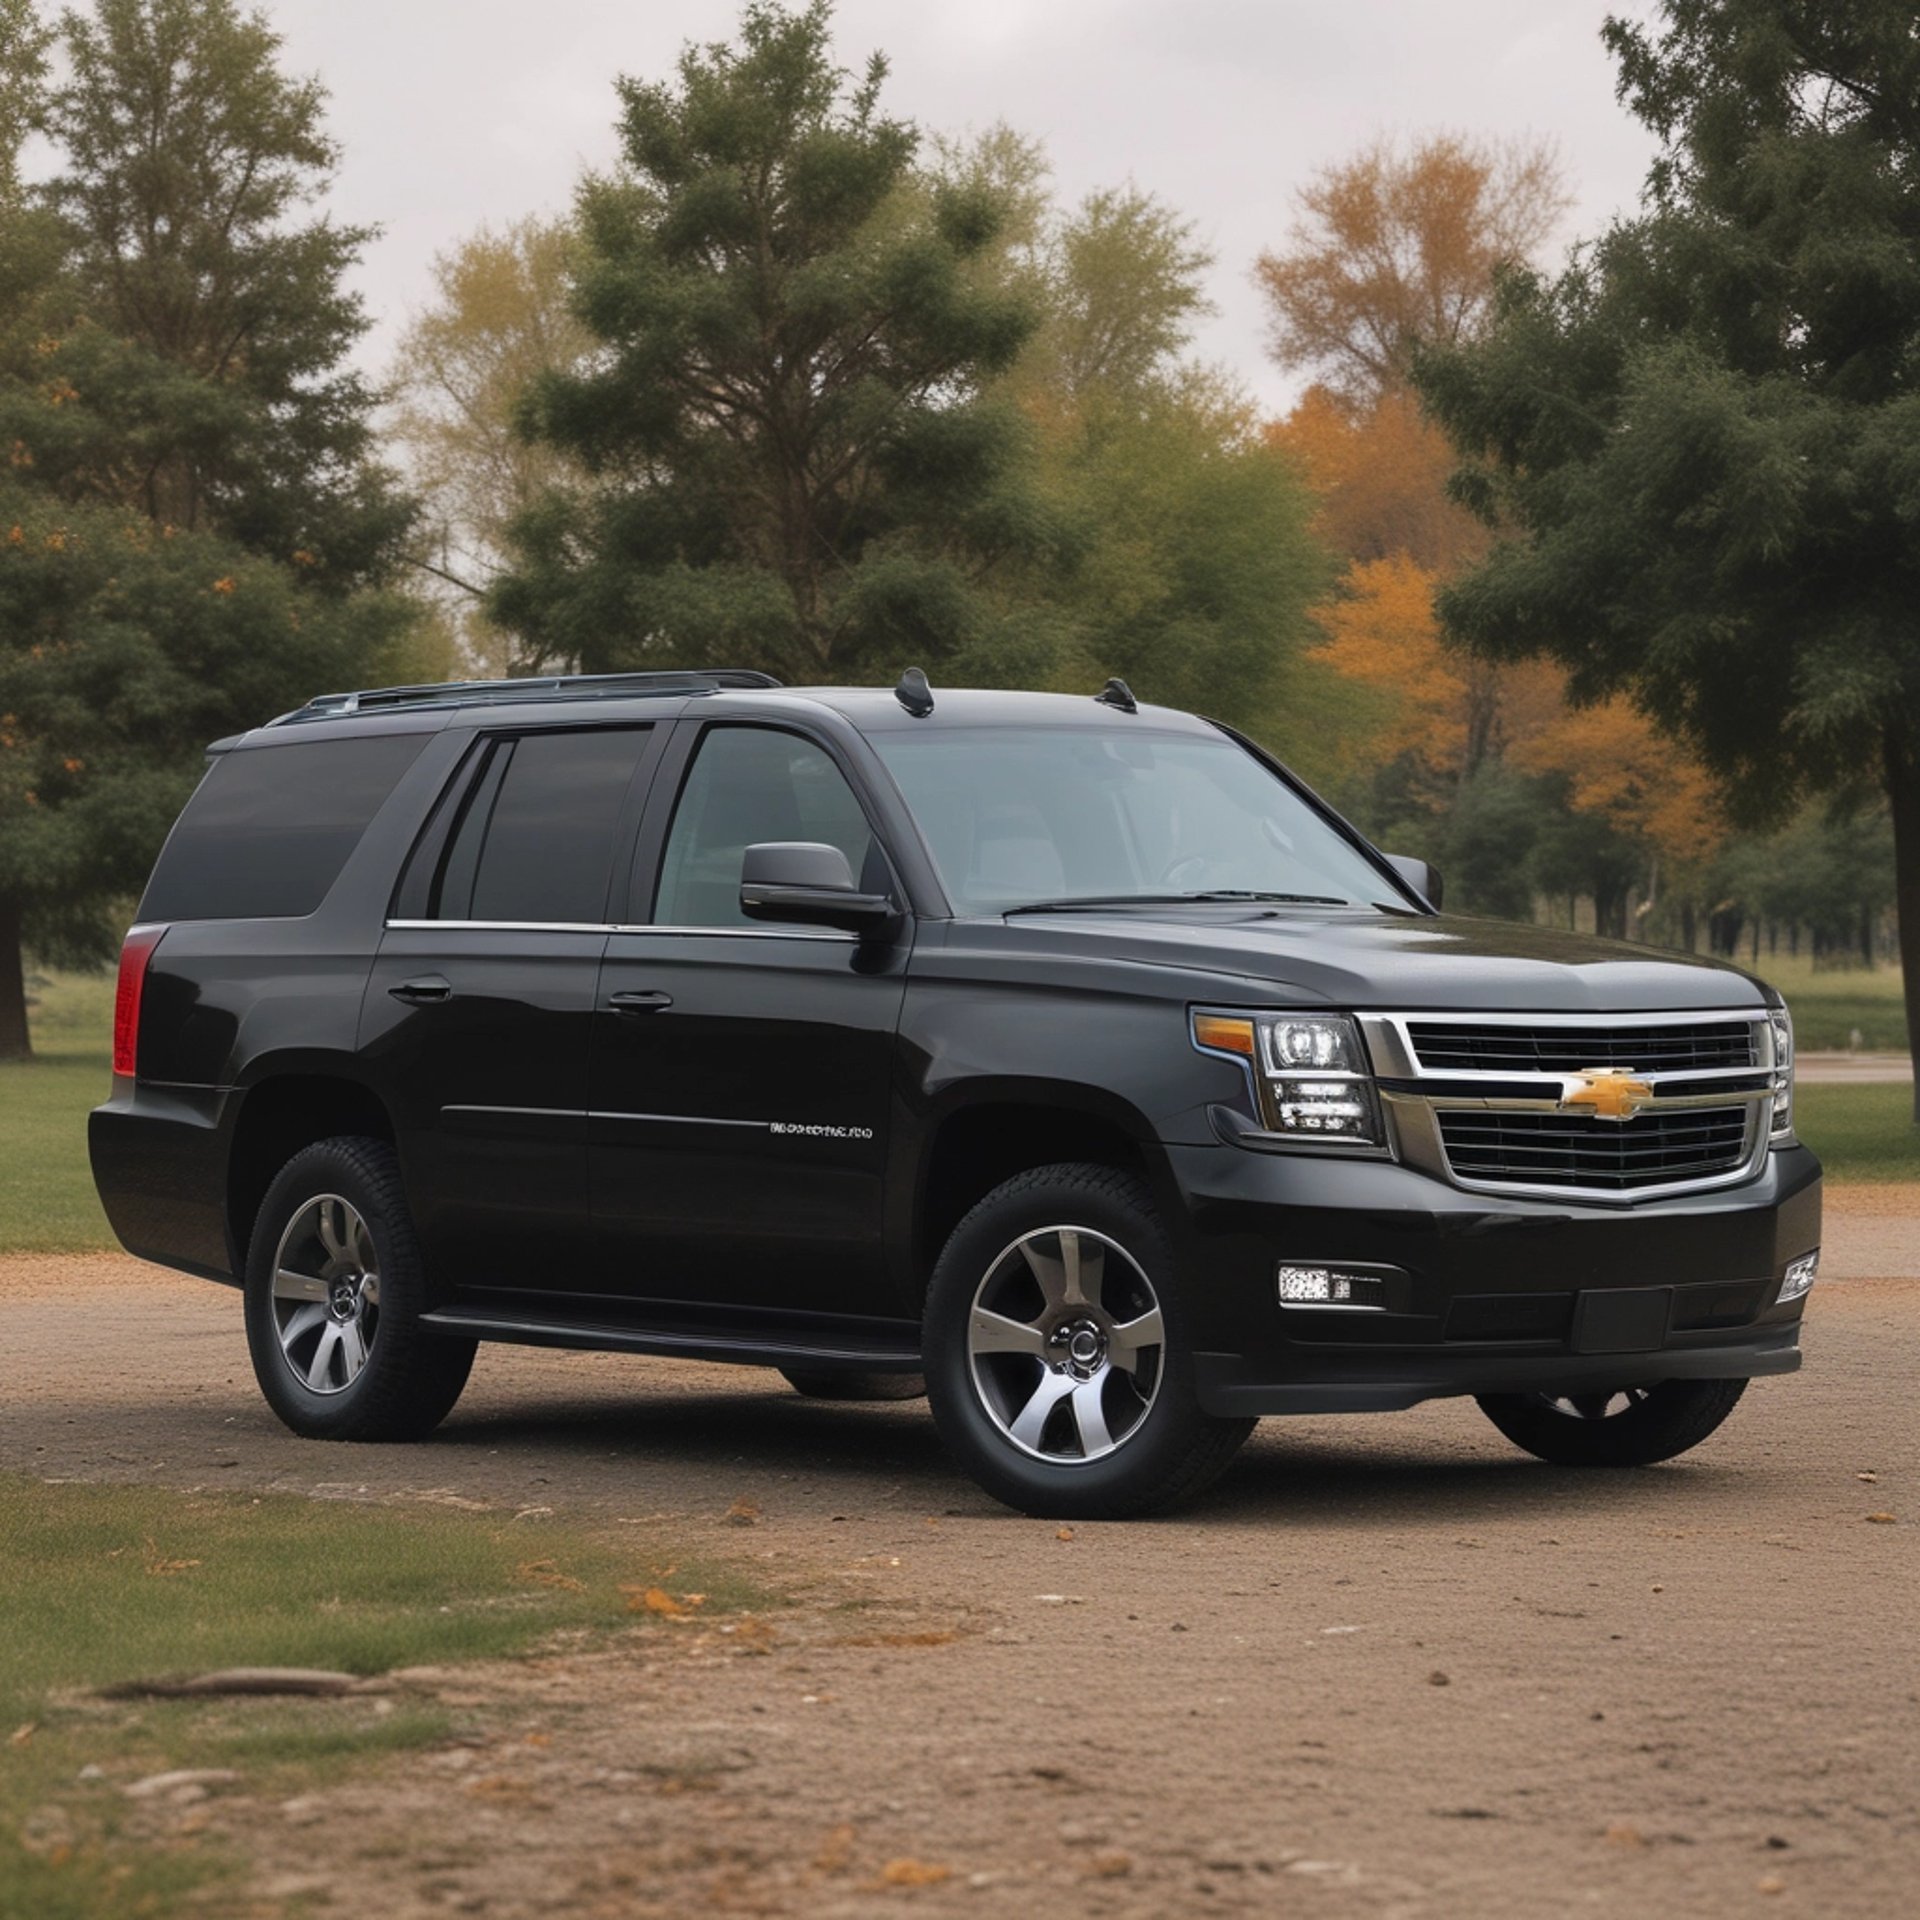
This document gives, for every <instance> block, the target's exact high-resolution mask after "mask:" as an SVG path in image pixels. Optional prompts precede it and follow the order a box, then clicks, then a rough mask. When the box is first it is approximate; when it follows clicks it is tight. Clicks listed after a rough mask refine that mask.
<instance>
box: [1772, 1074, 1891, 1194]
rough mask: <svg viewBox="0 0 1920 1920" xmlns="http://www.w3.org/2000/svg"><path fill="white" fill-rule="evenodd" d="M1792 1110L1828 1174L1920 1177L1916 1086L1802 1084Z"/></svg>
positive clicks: (1802, 1134)
mask: <svg viewBox="0 0 1920 1920" xmlns="http://www.w3.org/2000/svg"><path fill="white" fill-rule="evenodd" d="M1793 1115H1794V1125H1795V1127H1796V1128H1797V1129H1798V1131H1799V1134H1800V1138H1801V1139H1802V1140H1804V1141H1805V1142H1806V1143H1807V1145H1808V1146H1810V1147H1811V1148H1812V1149H1813V1150H1814V1152H1815V1153H1817V1154H1818V1155H1819V1156H1820V1159H1821V1161H1822V1163H1823V1164H1824V1165H1825V1167H1826V1170H1827V1178H1828V1179H1829V1180H1832V1181H1836V1182H1840V1183H1844V1182H1847V1181H1850V1180H1862V1181H1887V1180H1920V1127H1916V1126H1915V1125H1914V1124H1913V1089H1912V1087H1910V1086H1907V1085H1905V1084H1892V1085H1885V1086H1864V1087H1845V1086H1838V1087H1800V1088H1797V1089H1796V1090H1795V1092H1794V1096H1793Z"/></svg>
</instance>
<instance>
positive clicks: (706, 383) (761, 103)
mask: <svg viewBox="0 0 1920 1920" xmlns="http://www.w3.org/2000/svg"><path fill="white" fill-rule="evenodd" d="M885 71H886V69H885V63H884V61H882V60H881V59H880V58H879V57H878V56H875V58H874V59H873V60H872V61H871V62H870V63H869V65H868V67H867V70H866V74H865V77H864V78H863V79H862V80H861V81H860V82H859V83H857V84H852V83H850V82H849V80H848V78H847V76H846V75H845V74H844V73H843V72H842V71H841V70H840V69H839V68H838V67H836V66H835V65H834V63H833V59H832V54H831V48H830V44H829V13H828V8H827V6H826V5H825V4H824V0H816V3H815V4H814V5H812V6H809V7H808V8H807V9H806V10H805V11H803V12H798V13H795V12H788V11H785V10H783V9H781V8H779V7H777V6H773V5H759V4H756V5H753V6H750V7H749V8H748V9H747V11H746V14H745V16H744V19H743V22H742V27H741V32H740V38H739V42H738V44H737V45H713V46H707V47H689V48H688V49H687V50H686V51H685V52H684V53H683V55H682V57H681V60H680V64H679V71H678V76H677V82H676V83H675V84H672V85H668V84H656V83H651V82H644V81H639V80H626V81H622V82H621V85H620V94H621V99H622V103H623V107H624V113H623V117H622V123H621V136H622V144H623V148H624V155H625V161H626V166H625V169H624V170H623V171H622V172H621V173H620V174H619V175H617V176H615V177H612V178H607V179H601V180H596V181H593V182H590V183H589V185H588V187H587V188H586V189H585V191H584V192H583V194H582V197H581V203H580V221H581V227H582V253H581V264H580V268H579V287H578V301H577V311H578V313H579V316H580V318H581V319H582V320H583V321H584V323H585V324H586V326H587V327H588V329H589V330H590V331H591V333H592V334H593V335H594V337H595V338H596V340H597V341H598V342H599V343H600V347H601V353H600V355H599V357H598V358H599V364H597V365H596V366H595V367H593V368H592V369H590V370H588V371H585V372H580V373H567V372H564V371H560V370H555V371H553V372H550V373H548V374H547V375H546V376H545V377H544V378H542V379H541V380H539V381H538V382H537V383H536V384H535V385H534V388H533V390H532V392H531V394H530V395H529V398H528V402H527V407H526V415H525V417H526V422H527V425H528V427H529V429H530V430H531V431H532V432H533V433H534V435H535V436H536V437H537V438H539V439H541V440H543V441H545V442H546V443H548V444H549V445H551V446H552V447H554V448H555V449H557V450H559V451H560V452H562V453H564V454H565V455H567V456H568V457H570V458H571V459H573V460H575V461H577V462H578V463H579V464H580V465H581V466H582V467H584V468H585V469H587V470H588V471H589V472H590V473H591V474H592V475H594V476H595V478H596V479H597V481H598V483H599V484H598V486H597V487H596V489H595V490H594V492H593V493H592V495H591V497H590V499H589V501H588V503H587V505H586V507H585V508H584V509H582V508H581V507H580V506H579V505H578V504H577V503H569V502H567V501H566V500H564V499H561V500H550V501H549V502H548V504H547V505H546V506H544V507H543V508H539V509H536V510H535V511H533V512H532V513H530V514H528V515H527V516H526V517H525V518H524V519H523V520H522V521H521V523H520V526H519V530H518V545H519V550H520V565H519V568H518V570H517V571H516V572H514V573H513V574H512V575H510V576H509V577H508V578H507V579H506V580H504V581H503V582H501V583H500V585H499V586H498V587H497V589H496V591H495V594H494V596H493V607H494V611H495V613H496V615H497V617H498V618H499V619H500V620H501V621H502V622H503V623H504V624H505V625H507V626H509V627H511V628H513V629H514V630H515V631H516V632H518V633H520V634H521V635H522V636H524V642H525V644H526V645H528V646H530V647H531V648H533V649H535V650H537V651H538V652H540V653H541V654H543V655H547V656H553V657H559V658H565V659H570V660H573V661H576V662H577V663H578V664H579V665H581V666H582V667H585V668H590V669H591V668H607V667H617V666H636V665H642V664H655V663H657V664H662V665H674V664H685V663H689V662H711V661H715V660H732V661H746V662H752V663H754V664H758V665H764V666H767V667H770V668H772V669H773V670H774V671H776V672H779V673H781V674H782V675H783V676H785V677H788V678H793V679H800V680H814V681H817V680H819V679H821V678H822V677H825V676H828V675H833V676H839V677H842V678H857V677H862V676H871V675H873V674H877V673H881V672H885V671H888V670H889V669H897V667H898V666H899V664H901V662H902V661H903V659H904V658H906V657H912V658H916V659H921V660H923V661H925V663H926V664H928V665H929V666H934V667H937V666H939V665H940V664H941V663H943V662H946V661H949V660H952V659H954V658H956V657H957V656H959V655H961V654H962V653H964V652H965V651H966V650H967V649H969V648H971V647H978V646H982V645H985V646H989V647H990V646H991V645H992V644H993V642H994V640H995V638H996V631H997V629H998V628H999V626H1000V625H1001V623H1002V621H1003V619H1004V610H1003V609H1002V608H1000V607H999V606H998V605H997V604H996V603H995V602H994V600H993V599H992V598H991V596H990V594H989V593H988V592H987V591H986V590H985V587H984V585H983V576H984V574H985V573H986V572H988V571H990V569H991V567H992V565H993V564H994V562H995V561H996V560H998V559H1000V558H1002V557H1004V556H1005V555H1007V554H1009V553H1014V552H1018V551H1021V550H1033V549H1036V548H1043V547H1044V546H1045V545H1046V544H1047V540H1048V535H1049V528H1048V526H1047V521H1046V515H1045V513H1044V511H1043V510H1042V509H1041V508H1040V506H1039V505H1038V503H1036V502H1035V501H1034V500H1032V498H1031V497H1030V496H1028V495H1027V494H1026V493H1025V491H1024V489H1023V487H1022V485H1021V481H1020V469H1021V465H1022V448H1023V441H1024V438H1025V435H1024V431H1023V428H1022V424H1021V422H1020V420H1019V418H1018V415H1017V414H1016V413H1015V412H1014V410H1013V409H1012V408H1010V407H1007V406H1004V405H995V404H993V403H992V402H990V401H989V400H988V399H987V397H986V396H985V394H984V393H983V391H982V389H983V385H984V383H985V382H986V381H987V380H988V379H989V378H990V377H991V376H992V375H994V374H996V373H999V372H1001V371H1004V370H1005V369H1006V368H1007V367H1008V366H1009V365H1010V364H1011V362H1012V361H1013V359H1014V357H1015V356H1016V355H1017V354H1018V352H1019V350H1020V348H1021V346H1022V344H1023V343H1024V342H1025V340H1026V338H1027V336H1028V335H1029V333H1030V332H1031V331H1032V326H1033V316H1032V315H1031V313H1030V312H1029V310H1028V308H1027V306H1026V304H1025V302H1024V301H1022V300H1020V299H1019V298H1017V297H1013V296H1011V295H1009V294H1007V293H1006V292H1004V291H1002V290H1001V289H999V288H997V287H995V286H993V285H991V284H989V283H987V282H986V281H984V280H983V279H982V278H981V276H979V275H977V274H976V273H974V272H973V271H971V266H972V263H973V262H975V261H976V260H977V259H978V258H979V257H980V256H981V255H982V254H983V253H984V252H985V251H986V250H987V249H989V248H990V247H991V246H992V245H993V243H994V241H995V239H996V236H997V234H998V232H999V230H1000V226H1001V223H1002V220H1003V217H1004V213H1005V209H1004V207H1003V206H1002V204H1001V203H1000V200H999V198H998V197H997V196H996V195H995V194H994V193H993V192H991V191H988V190H987V189H986V188H985V187H983V186H979V185H961V184H954V183H934V184H932V185H929V184H928V183H927V182H926V181H925V180H924V179H922V178H921V177H919V176H917V175H916V173H915V171H914V159H915V153H916V149H917V139H918V137H917V134H916V132H915V130H914V129H913V128H912V127H911V126H909V125H907V124H906V123H905V122H903V121H900V120H896V119H892V118H889V117H887V116H885V115H884V114H882V113H881V111H880V109H879V96H880V90H881V85H882V82H883V80H884V77H885Z"/></svg>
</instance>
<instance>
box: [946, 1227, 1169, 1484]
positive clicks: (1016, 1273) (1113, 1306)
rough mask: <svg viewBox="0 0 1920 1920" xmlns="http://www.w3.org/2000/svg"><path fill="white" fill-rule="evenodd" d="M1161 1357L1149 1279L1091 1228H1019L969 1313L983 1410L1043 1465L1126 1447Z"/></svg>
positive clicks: (971, 1358) (972, 1364)
mask: <svg viewBox="0 0 1920 1920" xmlns="http://www.w3.org/2000/svg"><path fill="white" fill-rule="evenodd" d="M1165 1358H1166V1333H1165V1328H1164V1326H1163V1324H1162V1321H1161V1316H1160V1302H1159V1299H1158V1297H1157V1296H1156V1295H1155V1293H1154V1290H1153V1286H1152V1283H1151V1282H1150V1281H1149V1280H1148V1279H1147V1276H1146V1274H1145V1273H1144V1272H1142V1271H1141V1268H1140V1265H1139V1263H1138V1262H1137V1261H1136V1260H1135V1259H1134V1258H1133V1256H1132V1255H1131V1254H1129V1253H1128V1252H1127V1250H1126V1249H1125V1248H1124V1247H1123V1246H1121V1245H1120V1244H1119V1242H1118V1241H1115V1240H1110V1239H1108V1238H1107V1236H1106V1235H1105V1234H1102V1233H1096V1232H1094V1231H1093V1230H1092V1229H1091V1228H1089V1227H1077V1226H1057V1227H1040V1228H1036V1229H1035V1230H1034V1231H1033V1232H1031V1233H1028V1234H1024V1235H1022V1236H1021V1238H1020V1239H1018V1240H1016V1241H1014V1243H1013V1244H1012V1245H1011V1246H1009V1247H1007V1248H1006V1249H1005V1250H1004V1251H1003V1252H1002V1253H1001V1254H1000V1256H999V1258H998V1259H996V1260H995V1261H994V1262H993V1264H992V1265H991V1266H990V1267H989V1268H988V1269H987V1273H986V1277H985V1278H984V1279H983V1280H982V1281H981V1282H980V1285H979V1288H978V1289H977V1291H976V1292H975V1294H974V1298H973V1308H972V1311H971V1312H970V1313H969V1315H968V1316H967V1362H968V1367H969V1369H970V1371H971V1374H972V1378H973V1386H974V1391H975V1393H976V1394H977V1395H978V1396H979V1399H980V1404H981V1406H982V1407H983V1408H984V1409H985V1411H986V1413H987V1417H988V1418H989V1419H990V1420H991V1421H992V1422H993V1424H994V1426H995V1428H996V1429H997V1430H998V1431H999V1433H1000V1434H1001V1436H1002V1437H1003V1438H1005V1439H1007V1440H1009V1441H1011V1442H1012V1443H1013V1445H1014V1446H1016V1447H1018V1448H1019V1449H1020V1450H1021V1451H1022V1452H1023V1453H1027V1454H1030V1455H1032V1456H1033V1457H1034V1458H1035V1459H1037V1460H1044V1461H1046V1462H1047V1463H1048V1464H1049V1465H1054V1466H1076V1465H1080V1464H1083V1463H1085V1462H1088V1461H1093V1460H1100V1459H1104V1458H1105V1457H1106V1456H1107V1455H1109V1454H1111V1453H1113V1452H1114V1451H1115V1450H1116V1449H1117V1448H1120V1447H1122V1446H1124V1445H1126V1443H1127V1441H1128V1440H1129V1439H1131V1438H1132V1436H1133V1435H1134V1434H1135V1433H1137V1432H1138V1431H1139V1429H1140V1426H1141V1423H1142V1422H1143V1421H1144V1420H1145V1419H1146V1417H1147V1414H1148V1413H1149V1412H1150V1411H1151V1409H1152V1407H1153V1403H1154V1399H1155V1397H1156V1396H1157V1395H1158V1393H1159V1390H1160V1381H1161V1377H1162V1374H1163V1372H1164V1368H1165Z"/></svg>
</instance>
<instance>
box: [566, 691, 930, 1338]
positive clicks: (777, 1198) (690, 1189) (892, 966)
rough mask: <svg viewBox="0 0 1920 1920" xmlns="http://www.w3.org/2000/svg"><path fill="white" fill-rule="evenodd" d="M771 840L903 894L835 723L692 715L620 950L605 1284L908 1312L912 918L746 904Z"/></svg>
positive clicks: (613, 963) (656, 809) (605, 1081)
mask: <svg viewBox="0 0 1920 1920" xmlns="http://www.w3.org/2000/svg"><path fill="white" fill-rule="evenodd" d="M769 840H812V841H821V842H826V843H828V844H830V845H834V846H838V847H840V848H841V849H842V851H844V852H845V853H846V855H847V859H848V863H849V865H850V867H851V869H852V871H853V873H854V875H855V876H856V878H857V879H859V880H860V881H861V884H862V886H863V887H864V888H865V889H867V890H870V891H878V890H882V889H886V890H892V891H895V892H896V894H897V892H898V889H897V888H896V887H895V886H894V882H893V877H892V871H891V867H890V863H889V861H888V858H887V854H886V851H885V849H884V848H883V846H882V845H881V843H880V841H879V839H878V838H877V836H876V834H875V831H874V828H873V826H872V824H871V822H870V818H869V814H868V810H867V809H866V807H865V806H864V805H863V804H862V801H861V799H860V797H859V795H858V794H857V793H856V791H855V789H854V786H853V784H852V782H851V781H850V779H849V777H848V770H847V768H846V767H845V766H844V765H843V764H842V763H841V762H840V761H839V760H838V759H837V758H836V756H835V754H834V752H833V751H831V750H830V749H829V747H828V745H827V744H825V743H824V742H823V741H822V740H820V739H818V738H813V737H810V736H808V735H807V734H805V733H803V732H800V731H798V730H794V729H790V728H787V727H776V726H767V725H759V724H750V723H742V722H732V721H713V722H709V723H705V724H702V723H699V722H695V721H685V722H682V723H681V738H680V739H679V740H677V741H676V743H675V747H674V750H673V752H672V753H671V754H670V755H669V758H668V762H667V764H666V766H665V767H664V768H663V770H662V774H661V777H660V779H659V780H658V782H657V793H656V800H655V803H654V805H653V806H652V807H650V809H649V813H648V820H647V828H646V832H645V834H644V835H643V838H642V843H641V851H640V857H639V861H638V866H637V871H636V891H635V898H634V902H633V904H632V906H631V907H630V909H629V912H630V916H632V920H631V922H630V923H629V924H626V925H622V926H620V927H619V928H617V929H616V930H615V932H614V933H613V935H612V936H611V938H610V939H609V941H608V943H607V950H606V956H605V958H604V960H603V962H602V964H601V969H600V995H599V1008H598V1010H597V1012H596V1013H595V1015H594V1023H595V1030H594V1048H593V1062H592V1069H591V1076H592V1117H591V1123H590V1138H591V1142H592V1181H593V1195H594V1210H595V1215H596V1217H597V1219H598V1220H599V1222H600V1227H601V1239H602V1261H603V1271H604V1274H605V1284H606V1286H607V1287H608V1289H609V1290H611V1291H615V1292H618V1293H621V1294H624V1295H627V1296H630V1297H642V1298H652V1299H664V1300H679V1301H694V1302H706V1303H713V1304H719V1305H724V1306H730V1307H755V1308H772V1309H780V1310H785V1311H807V1312H831V1313H871V1314H884V1313H887V1312H889V1311H890V1310H897V1309H893V1308H891V1307H890V1303H889V1301H888V1297H887V1290H886V1283H885V1274H884V1270H883V1258H882V1238H881V1212H882V1208H881V1200H882V1192H883V1185H884V1174H885V1167H886V1154H887V1132H888V1106H889V1101H890V1098H891V1091H892V1070H893V1049H894V1037H895V1031H896V1029H897V1027H898V1024H899V1018H900V1004H901V998H902V994H903V991H904V986H905V980H906V967H907V953H908V947H909V933H908V928H909V926H910V922H908V921H906V920H905V919H904V918H903V920H902V922H901V923H900V926H899V928H898V930H897V931H896V933H895V934H894V935H893V936H891V937H889V938H887V939H884V940H862V939H860V938H858V937H856V936H855V935H853V934H848V933H839V932H835V931H831V930H828V929H822V928H814V927H798V926H795V927H782V926H776V925H770V924H767V923H765V922H755V921H750V920H748V919H747V918H746V916H745V915H744V914H742V912H741V911H740V864H741V856H742V855H743V853H744V852H745V850H746V848H748V847H749V846H752V845H755V844H756V843H759V842H763V841H769ZM656 850H657V851H656Z"/></svg>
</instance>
